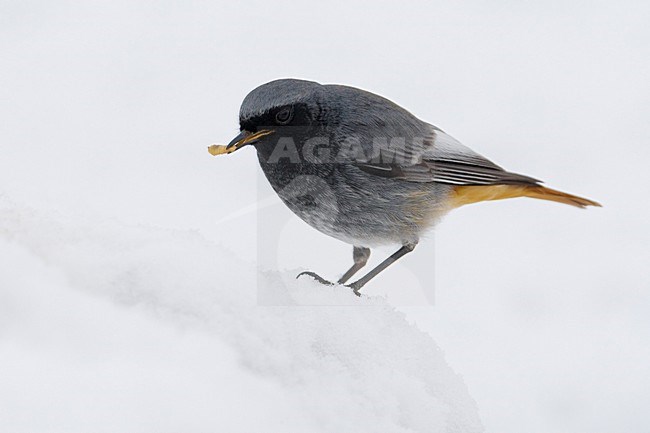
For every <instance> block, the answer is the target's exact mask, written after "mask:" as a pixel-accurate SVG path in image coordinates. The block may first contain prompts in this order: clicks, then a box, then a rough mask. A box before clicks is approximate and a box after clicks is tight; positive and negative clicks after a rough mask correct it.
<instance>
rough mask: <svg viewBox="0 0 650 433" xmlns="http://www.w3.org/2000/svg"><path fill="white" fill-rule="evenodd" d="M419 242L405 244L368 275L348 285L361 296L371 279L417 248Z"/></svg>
mask: <svg viewBox="0 0 650 433" xmlns="http://www.w3.org/2000/svg"><path fill="white" fill-rule="evenodd" d="M416 245H417V243H413V244H406V245H403V246H402V248H400V249H399V250H397V251H395V252H394V253H393V254H392V255H391V256H390V257H388V258H387V259H386V260H384V261H383V262H381V263H380V264H378V265H377V266H376V267H375V268H374V269H372V270H371V271H370V272H368V273H367V274H366V275H364V276H363V277H361V278H360V279H358V280H357V281H355V282H354V283H352V284H348V285H347V287H349V288H351V289H352V290H353V291H354V294H355V295H357V296H360V294H359V290H360V289H361V288H362V287H363V286H364V285H365V284H366V283H367V282H368V281H370V280H372V279H373V278H374V277H376V276H377V274H379V273H380V272H381V271H383V270H384V269H386V268H387V267H389V266H390V265H392V264H393V263H395V262H396V261H397V260H398V259H399V258H400V257H402V256H404V255H406V254H408V253H410V252H411V251H413V250H414V249H415V246H416Z"/></svg>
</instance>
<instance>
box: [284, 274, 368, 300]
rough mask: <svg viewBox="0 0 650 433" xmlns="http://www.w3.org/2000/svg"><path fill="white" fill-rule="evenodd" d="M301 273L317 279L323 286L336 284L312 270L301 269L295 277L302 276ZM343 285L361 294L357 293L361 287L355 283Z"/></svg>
mask: <svg viewBox="0 0 650 433" xmlns="http://www.w3.org/2000/svg"><path fill="white" fill-rule="evenodd" d="M303 275H307V276H309V277H312V278H313V279H314V280H316V281H318V282H319V283H321V284H323V285H325V286H334V285H336V283H333V282H331V281H329V280H326V279H325V278H323V277H321V276H320V275H318V274H317V273H316V272H312V271H302V272H301V273H299V274H298V275H296V279H298V278H300V277H302V276H303ZM345 287H348V288H350V289H352V291H353V292H354V294H355V295H357V296H361V294H360V293H359V290H360V289H361V287H357V285H356V284H355V283H352V284H349V285H345Z"/></svg>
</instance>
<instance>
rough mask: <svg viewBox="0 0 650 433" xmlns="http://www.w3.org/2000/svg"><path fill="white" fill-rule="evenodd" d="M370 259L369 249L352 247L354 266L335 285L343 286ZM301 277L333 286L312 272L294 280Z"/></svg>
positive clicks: (304, 273)
mask: <svg viewBox="0 0 650 433" xmlns="http://www.w3.org/2000/svg"><path fill="white" fill-rule="evenodd" d="M369 257H370V249H369V248H364V247H354V249H353V250H352V258H353V259H354V264H353V265H352V267H351V268H350V269H348V270H347V271H346V272H345V274H343V276H342V277H341V278H339V280H338V281H337V284H343V283H345V282H346V281H347V280H349V279H350V277H352V275H354V274H355V273H356V272H357V271H358V270H359V269H361V268H363V267H364V266H365V265H366V263H368V258H369ZM302 275H309V276H310V277H312V278H313V279H314V280H316V281H318V282H319V283H321V284H325V285H326V286H333V285H334V283H333V282H331V281H328V280H326V279H325V278H323V277H321V276H320V275H318V274H317V273H316V272H312V271H303V272H301V273H299V274H298V275H296V278H298V277H300V276H302Z"/></svg>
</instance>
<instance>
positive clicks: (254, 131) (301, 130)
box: [210, 79, 323, 154]
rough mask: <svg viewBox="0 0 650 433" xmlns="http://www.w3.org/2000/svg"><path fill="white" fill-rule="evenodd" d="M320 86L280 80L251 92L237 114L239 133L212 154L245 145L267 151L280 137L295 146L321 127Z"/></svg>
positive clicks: (228, 151) (307, 82) (313, 83)
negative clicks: (251, 145)
mask: <svg viewBox="0 0 650 433" xmlns="http://www.w3.org/2000/svg"><path fill="white" fill-rule="evenodd" d="M322 94H323V86H322V85H320V84H318V83H315V82H312V81H304V80H295V79H282V80H276V81H271V82H270V83H266V84H263V85H261V86H259V87H257V88H256V89H254V90H253V91H251V92H250V93H249V94H248V95H247V96H246V98H244V101H243V102H242V105H241V109H240V111H239V130H240V133H239V135H237V136H236V137H235V138H234V139H233V140H232V141H231V142H230V143H229V144H228V145H227V146H225V147H224V146H221V147H219V148H218V150H217V151H216V152H213V151H212V150H211V152H210V153H213V154H220V153H232V152H234V151H236V150H239V149H241V148H242V147H244V146H247V145H249V144H253V145H255V147H256V148H257V149H258V151H266V152H264V153H267V152H271V151H272V148H273V147H275V145H276V144H277V143H278V141H279V140H280V139H281V138H289V139H292V140H295V141H296V142H297V143H296V145H297V146H298V145H299V144H300V143H301V142H303V141H304V140H305V139H306V138H309V137H311V136H313V135H314V134H315V133H316V131H317V130H318V128H319V124H321V117H322V106H321V103H320V102H321V99H322Z"/></svg>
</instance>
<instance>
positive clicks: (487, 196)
mask: <svg viewBox="0 0 650 433" xmlns="http://www.w3.org/2000/svg"><path fill="white" fill-rule="evenodd" d="M515 197H532V198H538V199H541V200H550V201H556V202H558V203H564V204H569V205H571V206H576V207H579V208H585V207H587V206H598V207H600V206H601V205H600V203H597V202H595V201H593V200H589V199H587V198H582V197H578V196H577V195H573V194H568V193H566V192H562V191H556V190H554V189H551V188H547V187H545V186H542V185H463V186H457V187H455V188H454V194H453V196H452V206H453V207H459V206H463V205H466V204H470V203H477V202H480V201H486V200H502V199H505V198H515Z"/></svg>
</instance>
